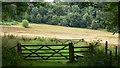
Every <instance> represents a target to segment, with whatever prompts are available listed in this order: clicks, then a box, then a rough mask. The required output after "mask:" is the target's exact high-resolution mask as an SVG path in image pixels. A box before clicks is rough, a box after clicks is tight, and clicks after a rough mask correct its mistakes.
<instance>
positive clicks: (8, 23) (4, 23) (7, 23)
mask: <svg viewBox="0 0 120 68" xmlns="http://www.w3.org/2000/svg"><path fill="white" fill-rule="evenodd" d="M17 24H19V22H17V21H13V22H0V25H17Z"/></svg>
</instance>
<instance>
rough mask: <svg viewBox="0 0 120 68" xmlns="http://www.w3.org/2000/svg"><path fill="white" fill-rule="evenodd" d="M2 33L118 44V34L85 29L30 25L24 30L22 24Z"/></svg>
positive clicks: (8, 28)
mask: <svg viewBox="0 0 120 68" xmlns="http://www.w3.org/2000/svg"><path fill="white" fill-rule="evenodd" d="M0 27H1V28H2V32H0V34H1V35H3V34H4V33H6V34H13V35H16V36H24V37H47V38H57V39H82V38H83V39H84V40H85V41H93V40H101V42H103V43H104V42H105V41H108V42H109V43H111V44H118V34H117V33H116V34H115V35H112V33H111V32H107V31H102V30H91V29H84V28H73V27H64V26H56V25H47V24H32V23H31V24H29V28H24V27H22V26H21V24H18V25H11V26H5V25H4V26H1V25H0Z"/></svg>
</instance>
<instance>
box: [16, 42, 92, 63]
mask: <svg viewBox="0 0 120 68" xmlns="http://www.w3.org/2000/svg"><path fill="white" fill-rule="evenodd" d="M54 46H55V47H58V46H59V47H60V48H52V47H54ZM16 47H17V52H18V53H19V54H20V55H22V56H23V57H24V59H27V58H30V57H32V58H35V59H40V60H41V59H43V60H60V59H61V60H66V59H67V60H70V62H73V61H75V57H76V56H75V53H80V52H89V51H80V50H79V51H75V49H78V48H91V47H90V46H79V47H74V45H73V43H69V44H61V45H21V44H20V43H18V44H17V46H16ZM44 48H47V49H44ZM51 51H52V52H51ZM55 54H57V55H55ZM36 57H37V58H36ZM53 57H58V58H55V59H54V58H53ZM61 57H62V58H61Z"/></svg>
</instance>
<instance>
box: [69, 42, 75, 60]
mask: <svg viewBox="0 0 120 68" xmlns="http://www.w3.org/2000/svg"><path fill="white" fill-rule="evenodd" d="M69 59H70V62H74V46H73V43H69Z"/></svg>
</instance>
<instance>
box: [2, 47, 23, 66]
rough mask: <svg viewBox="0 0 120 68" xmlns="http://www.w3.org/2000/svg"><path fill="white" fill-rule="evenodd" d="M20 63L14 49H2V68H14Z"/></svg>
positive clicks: (20, 59)
mask: <svg viewBox="0 0 120 68" xmlns="http://www.w3.org/2000/svg"><path fill="white" fill-rule="evenodd" d="M21 61H22V57H21V56H19V55H18V53H17V52H16V50H15V49H10V47H5V46H3V47H2V67H3V68H4V67H6V66H7V67H8V66H16V65H17V64H19V63H20V62H21Z"/></svg>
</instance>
